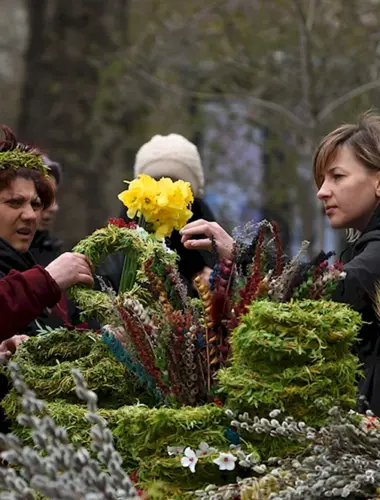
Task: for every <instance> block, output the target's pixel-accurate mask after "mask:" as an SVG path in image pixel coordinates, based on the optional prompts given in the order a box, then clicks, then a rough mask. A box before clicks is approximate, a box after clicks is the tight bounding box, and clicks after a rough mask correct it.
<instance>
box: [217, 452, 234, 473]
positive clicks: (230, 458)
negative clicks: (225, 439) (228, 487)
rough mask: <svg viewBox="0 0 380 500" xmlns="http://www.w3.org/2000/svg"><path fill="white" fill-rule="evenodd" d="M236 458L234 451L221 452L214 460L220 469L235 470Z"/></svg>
mask: <svg viewBox="0 0 380 500" xmlns="http://www.w3.org/2000/svg"><path fill="white" fill-rule="evenodd" d="M236 460H237V458H236V457H235V456H234V455H232V453H221V454H220V455H219V457H218V458H216V459H215V460H213V462H214V464H216V465H218V467H219V470H234V468H235V462H236Z"/></svg>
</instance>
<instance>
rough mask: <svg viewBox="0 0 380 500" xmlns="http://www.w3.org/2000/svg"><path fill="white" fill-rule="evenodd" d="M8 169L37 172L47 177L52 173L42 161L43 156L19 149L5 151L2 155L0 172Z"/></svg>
mask: <svg viewBox="0 0 380 500" xmlns="http://www.w3.org/2000/svg"><path fill="white" fill-rule="evenodd" d="M8 168H13V169H15V170H17V169H18V168H28V169H30V170H37V171H38V172H41V173H42V174H43V175H44V176H46V177H47V176H48V175H49V171H50V169H49V168H48V167H47V166H46V165H45V164H44V162H43V161H42V158H41V156H39V155H36V154H33V153H27V152H25V151H20V150H19V149H15V150H13V151H4V152H2V153H1V154H0V170H4V169H8Z"/></svg>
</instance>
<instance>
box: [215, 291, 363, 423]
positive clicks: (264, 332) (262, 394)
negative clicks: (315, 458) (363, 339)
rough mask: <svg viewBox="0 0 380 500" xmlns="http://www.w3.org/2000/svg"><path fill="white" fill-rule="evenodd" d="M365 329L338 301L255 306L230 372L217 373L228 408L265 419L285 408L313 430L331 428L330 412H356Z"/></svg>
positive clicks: (235, 338)
mask: <svg viewBox="0 0 380 500" xmlns="http://www.w3.org/2000/svg"><path fill="white" fill-rule="evenodd" d="M361 324H362V322H361V319H360V316H359V314H358V313H356V312H354V311H352V310H351V309H350V308H349V307H347V306H344V305H342V304H337V303H333V302H327V301H318V302H316V301H302V302H292V303H284V304H278V303H273V302H269V301H266V300H263V301H255V302H254V303H252V304H251V305H250V307H249V310H248V313H247V314H246V316H245V317H244V318H243V321H242V323H241V325H240V326H239V327H238V328H237V329H236V330H235V331H234V332H233V334H232V338H231V345H232V352H233V357H232V361H231V365H230V367H228V368H226V369H223V370H221V371H219V373H218V379H219V383H220V390H221V391H222V392H223V393H224V394H225V395H226V397H227V404H228V406H230V407H232V408H237V409H239V410H247V411H251V412H252V410H254V412H255V414H258V415H261V416H263V415H265V414H268V412H270V411H271V410H273V409H276V408H278V409H282V410H284V411H286V412H287V413H288V414H291V415H293V416H295V417H296V418H298V419H303V420H305V421H306V422H307V423H309V424H311V425H319V424H322V423H324V422H325V420H326V417H327V413H326V412H327V410H326V407H327V406H328V405H331V404H336V403H338V404H340V405H341V406H342V407H343V408H347V407H351V406H353V405H354V402H355V395H356V378H357V376H358V373H359V362H358V360H357V358H356V357H355V356H354V355H353V354H352V353H351V349H352V345H353V343H354V341H355V339H356V338H357V335H358V333H359V331H360V327H361ZM318 402H319V405H318V404H317V403H318ZM326 405H327V406H326ZM325 406H326V407H325Z"/></svg>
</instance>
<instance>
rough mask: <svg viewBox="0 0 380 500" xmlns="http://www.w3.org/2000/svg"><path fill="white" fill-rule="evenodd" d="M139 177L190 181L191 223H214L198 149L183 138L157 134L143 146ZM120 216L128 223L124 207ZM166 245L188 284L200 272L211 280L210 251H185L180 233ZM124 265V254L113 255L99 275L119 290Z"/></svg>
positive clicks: (136, 170) (137, 170) (139, 154)
mask: <svg viewBox="0 0 380 500" xmlns="http://www.w3.org/2000/svg"><path fill="white" fill-rule="evenodd" d="M139 174H146V175H150V176H151V177H154V178H155V179H160V178H161V177H170V178H171V179H173V180H184V181H187V182H189V183H190V185H191V189H192V191H193V194H194V203H193V205H192V212H193V216H192V218H191V219H190V222H193V221H196V220H198V219H204V220H207V221H214V220H215V218H214V216H213V214H212V213H211V210H210V209H209V207H208V206H207V204H206V203H205V201H204V200H203V199H202V196H203V191H204V173H203V167H202V162H201V158H200V156H199V152H198V149H197V147H196V146H195V145H194V144H193V143H192V142H190V141H189V140H187V139H186V138H185V137H183V136H182V135H178V134H169V135H166V136H165V135H155V136H154V137H152V139H151V140H150V141H148V142H147V143H145V144H144V145H143V146H141V148H140V149H139V151H138V152H137V154H136V161H135V165H134V176H135V177H137V176H138V175H139ZM120 216H121V217H123V218H124V219H125V220H126V221H128V219H127V215H126V210H125V207H124V206H123V207H122V210H121V214H120ZM167 244H168V246H170V247H171V248H172V249H173V250H175V251H176V252H177V253H178V254H179V257H180V260H179V272H180V274H181V275H182V276H183V277H184V278H185V280H186V281H187V282H188V283H189V285H190V284H191V283H192V281H193V279H194V277H195V276H196V275H197V274H199V273H201V274H202V276H203V279H204V280H205V281H206V280H207V279H208V276H209V273H210V270H211V268H212V267H213V266H214V263H215V262H214V257H213V256H212V255H211V254H210V253H209V252H192V251H191V250H189V249H187V248H185V247H184V246H183V245H182V243H181V237H180V235H179V233H178V232H177V231H174V232H173V233H172V235H171V236H170V238H168V240H167ZM123 262H124V255H123V254H121V253H119V254H115V255H112V256H111V257H109V258H108V259H106V260H105V262H104V263H103V264H102V266H101V267H100V268H99V270H98V271H97V274H99V275H101V276H103V278H106V281H108V282H109V283H110V284H111V285H112V287H113V288H114V289H115V290H116V291H117V290H118V288H119V283H120V277H121V271H122V267H123Z"/></svg>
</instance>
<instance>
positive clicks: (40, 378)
mask: <svg viewBox="0 0 380 500" xmlns="http://www.w3.org/2000/svg"><path fill="white" fill-rule="evenodd" d="M14 360H15V362H17V363H18V364H19V366H20V368H21V370H22V373H23V376H24V378H25V382H26V383H27V384H28V385H30V387H33V390H35V391H36V393H37V395H38V397H40V398H43V399H45V400H46V401H48V402H50V401H54V400H56V399H64V400H65V401H69V402H72V401H77V397H76V395H75V384H74V380H73V377H72V376H71V369H72V368H78V369H79V370H80V371H81V373H82V374H83V376H84V378H85V380H86V382H87V383H88V386H89V388H90V389H91V390H94V391H96V392H97V394H98V397H99V405H100V406H101V407H102V406H103V407H111V408H112V407H118V406H120V405H122V404H128V403H129V404H133V403H135V402H137V401H142V402H150V401H151V399H150V397H149V396H148V394H147V393H146V392H145V391H144V390H143V389H142V388H141V386H140V384H139V383H138V381H137V379H136V378H135V376H134V375H133V374H131V373H129V372H128V370H127V369H126V368H125V367H124V366H123V365H122V364H121V363H119V362H118V361H117V360H116V359H115V358H114V357H113V356H112V354H111V353H110V352H109V350H108V349H107V347H106V346H105V345H104V343H103V342H102V339H101V338H100V337H99V335H98V334H96V333H95V332H85V331H74V330H64V329H62V330H56V331H54V332H52V333H50V334H47V335H43V336H41V337H35V338H31V339H29V340H28V342H27V343H25V344H24V345H22V346H21V347H20V349H19V350H18V351H17V353H16V355H15V357H14ZM3 406H4V408H5V409H6V412H7V414H8V415H9V416H10V417H11V418H15V416H16V415H17V412H18V403H17V396H16V394H15V391H14V390H12V391H11V392H10V393H9V394H8V395H7V396H6V398H5V400H4V401H3Z"/></svg>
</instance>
